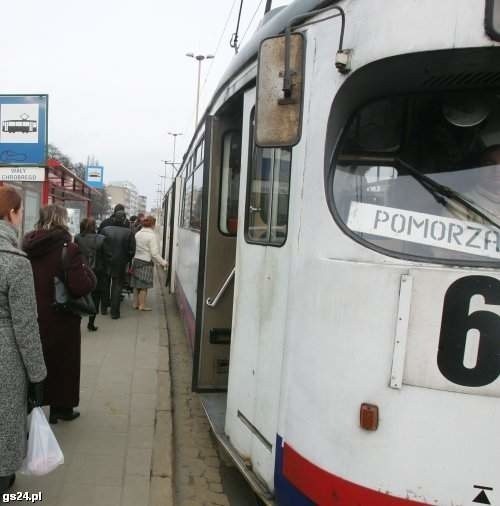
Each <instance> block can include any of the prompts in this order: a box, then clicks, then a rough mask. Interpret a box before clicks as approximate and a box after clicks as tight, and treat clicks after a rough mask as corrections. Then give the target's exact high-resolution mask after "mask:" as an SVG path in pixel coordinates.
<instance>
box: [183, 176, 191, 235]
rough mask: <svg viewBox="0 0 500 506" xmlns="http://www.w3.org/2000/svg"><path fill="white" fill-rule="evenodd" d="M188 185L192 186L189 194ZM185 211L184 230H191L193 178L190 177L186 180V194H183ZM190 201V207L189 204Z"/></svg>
mask: <svg viewBox="0 0 500 506" xmlns="http://www.w3.org/2000/svg"><path fill="white" fill-rule="evenodd" d="M188 184H191V190H190V192H189V193H188ZM183 197H184V198H183V208H182V209H183V211H182V228H186V229H189V228H190V223H191V205H192V200H193V177H192V175H189V176H187V177H186V179H185V180H184V194H183ZM187 199H189V205H188V202H187Z"/></svg>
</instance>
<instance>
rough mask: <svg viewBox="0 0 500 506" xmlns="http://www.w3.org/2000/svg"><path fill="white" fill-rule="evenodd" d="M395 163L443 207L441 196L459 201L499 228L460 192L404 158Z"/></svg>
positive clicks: (444, 201) (444, 203)
mask: <svg viewBox="0 0 500 506" xmlns="http://www.w3.org/2000/svg"><path fill="white" fill-rule="evenodd" d="M397 163H398V164H399V165H401V167H403V168H405V169H406V170H407V171H408V172H409V173H410V174H411V175H412V176H413V177H414V178H415V179H416V180H417V181H418V182H419V183H420V184H421V185H422V186H423V187H424V188H425V189H426V190H427V191H428V192H429V193H431V194H432V196H433V197H434V198H435V199H436V200H437V202H439V203H440V204H442V205H443V206H444V207H446V200H445V199H444V198H443V197H446V198H448V199H451V200H454V201H456V202H459V203H460V204H462V206H464V207H465V208H466V209H469V211H472V212H473V213H475V214H477V215H478V216H480V217H481V218H483V220H485V221H487V222H488V223H490V224H491V225H493V226H494V227H496V228H500V224H498V223H497V222H496V221H494V220H492V219H491V218H490V217H489V216H488V215H487V214H485V213H483V212H482V211H481V210H480V209H478V205H477V204H476V203H475V202H472V201H469V200H468V199H466V198H465V197H464V196H463V195H462V194H461V193H458V192H456V191H455V190H452V189H451V188H449V187H448V186H444V185H442V184H440V183H438V182H437V181H434V179H431V178H430V177H428V176H426V175H425V174H423V173H422V172H420V171H419V170H418V169H415V167H413V166H412V165H410V164H409V163H408V162H405V161H404V160H401V159H398V160H397Z"/></svg>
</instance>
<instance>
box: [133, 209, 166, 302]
mask: <svg viewBox="0 0 500 506" xmlns="http://www.w3.org/2000/svg"><path fill="white" fill-rule="evenodd" d="M155 225H156V219H155V218H154V217H153V216H147V217H146V218H144V220H143V222H142V228H141V230H139V231H138V232H137V234H135V241H136V251H135V256H134V260H133V261H132V278H131V281H130V284H131V286H132V287H133V288H134V302H133V307H134V309H139V310H140V311H151V308H149V307H146V297H147V294H148V289H149V288H153V277H154V262H157V263H158V264H160V265H161V266H162V267H166V266H167V262H166V261H165V260H164V259H163V258H162V256H161V255H160V251H159V247H158V241H157V239H156V234H155V231H154V228H155Z"/></svg>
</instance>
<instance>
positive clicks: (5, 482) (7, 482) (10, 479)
mask: <svg viewBox="0 0 500 506" xmlns="http://www.w3.org/2000/svg"><path fill="white" fill-rule="evenodd" d="M15 481H16V475H15V474H9V475H8V476H0V494H4V493H5V492H7V490H9V488H10V487H12V485H14V482H15Z"/></svg>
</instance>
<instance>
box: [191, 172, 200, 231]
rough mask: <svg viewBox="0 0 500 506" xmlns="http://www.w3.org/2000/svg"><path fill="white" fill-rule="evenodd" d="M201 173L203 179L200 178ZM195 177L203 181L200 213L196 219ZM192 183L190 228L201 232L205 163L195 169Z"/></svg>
mask: <svg viewBox="0 0 500 506" xmlns="http://www.w3.org/2000/svg"><path fill="white" fill-rule="evenodd" d="M200 175H201V181H200V180H199V178H200ZM195 178H196V179H198V183H199V182H201V185H200V186H199V188H200V190H199V209H198V210H199V215H198V216H197V217H196V219H193V217H194V216H195V214H194V203H195V198H194V197H195V191H196V190H195ZM191 179H192V184H191V213H190V218H189V228H190V229H191V230H195V231H196V232H199V231H200V230H201V215H202V205H203V201H202V199H203V163H200V164H199V165H198V167H196V169H195V170H194V172H193V174H192V175H191Z"/></svg>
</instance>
